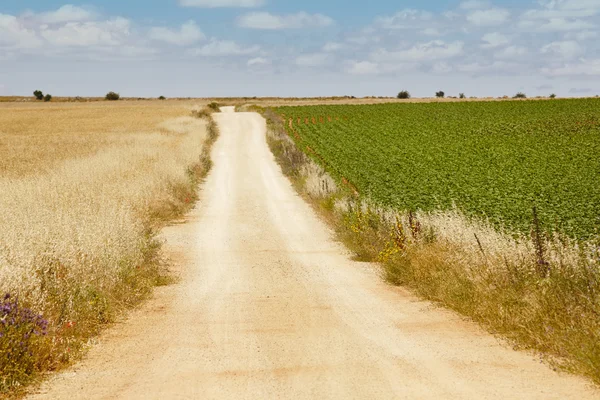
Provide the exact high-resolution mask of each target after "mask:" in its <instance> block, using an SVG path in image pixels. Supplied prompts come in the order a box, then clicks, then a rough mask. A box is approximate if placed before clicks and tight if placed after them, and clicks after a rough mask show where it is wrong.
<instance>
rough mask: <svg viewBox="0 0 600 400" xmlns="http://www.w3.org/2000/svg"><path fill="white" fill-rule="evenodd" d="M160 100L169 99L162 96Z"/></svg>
mask: <svg viewBox="0 0 600 400" xmlns="http://www.w3.org/2000/svg"><path fill="white" fill-rule="evenodd" d="M158 99H159V100H166V99H167V98H166V97H165V96H160V97H159V98H158Z"/></svg>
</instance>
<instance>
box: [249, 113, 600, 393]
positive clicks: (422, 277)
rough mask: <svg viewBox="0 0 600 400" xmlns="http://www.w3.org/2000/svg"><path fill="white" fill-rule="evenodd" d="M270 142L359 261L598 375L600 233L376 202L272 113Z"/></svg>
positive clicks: (567, 366)
mask: <svg viewBox="0 0 600 400" xmlns="http://www.w3.org/2000/svg"><path fill="white" fill-rule="evenodd" d="M249 110H252V111H258V112H261V113H262V114H263V115H264V116H265V118H266V119H267V123H268V136H267V141H268V144H269V146H270V148H271V151H272V152H273V154H274V155H275V157H276V159H277V161H278V163H279V164H280V166H281V168H282V171H283V173H284V174H285V175H286V176H288V177H289V178H290V180H291V182H292V183H293V185H294V186H295V187H296V189H297V190H298V191H299V192H300V194H301V195H303V197H304V198H306V199H307V200H308V201H309V202H310V203H311V204H312V205H313V206H314V207H315V208H316V210H317V211H318V212H320V213H321V215H322V216H323V217H324V219H325V220H326V221H327V222H328V223H330V224H331V225H332V226H333V228H334V229H335V230H336V232H337V235H338V237H339V238H340V240H341V241H342V242H344V243H345V244H346V245H347V246H348V247H349V248H350V249H351V250H352V251H353V252H354V253H355V254H356V258H357V259H358V260H361V261H371V262H379V263H380V264H381V265H382V267H383V269H384V271H385V274H386V276H387V279H388V281H389V282H390V283H392V284H396V285H402V286H405V287H408V288H411V289H412V290H413V291H414V292H415V293H417V294H418V295H419V296H421V297H423V298H425V299H428V300H431V301H434V302H436V303H437V304H440V305H442V306H445V307H448V308H450V309H453V310H455V311H457V312H459V313H461V314H463V315H465V316H467V317H470V318H471V319H473V320H474V321H476V322H478V323H479V324H481V325H482V326H483V327H485V328H486V329H487V330H488V331H490V332H492V333H494V334H499V335H501V336H502V337H504V338H507V339H509V340H510V342H511V343H513V344H514V346H515V348H521V349H529V350H533V351H535V352H536V353H538V354H539V355H540V356H542V357H543V358H544V359H545V360H546V361H548V362H549V363H550V364H551V365H552V366H553V367H555V368H561V369H564V370H568V371H571V372H574V373H578V374H581V375H584V376H587V377H588V378H590V379H591V380H593V381H594V382H595V383H596V384H600V242H599V241H590V242H587V243H577V242H573V241H569V240H567V239H564V238H560V237H554V238H542V237H540V235H539V234H537V235H536V232H538V233H539V230H538V229H537V228H538V227H536V226H535V221H534V222H533V223H532V234H531V236H521V237H514V236H511V235H508V234H506V233H503V232H499V231H497V230H495V229H494V228H493V227H491V226H490V225H488V224H486V223H483V222H478V221H472V220H470V219H468V218H466V217H465V216H464V215H462V214H461V213H460V212H458V211H452V212H433V213H423V212H419V211H410V210H408V211H401V210H390V209H382V208H379V207H377V205H374V204H372V203H370V202H369V200H368V199H365V198H362V197H361V196H360V195H359V194H358V193H357V192H356V190H355V189H354V188H352V187H349V186H347V185H345V183H344V180H343V178H342V177H336V178H337V179H333V178H332V177H331V176H330V175H329V174H328V173H327V172H326V171H325V170H324V169H323V168H322V167H321V166H319V165H317V164H316V163H315V161H313V160H312V159H311V158H309V157H308V156H307V154H305V153H304V152H303V151H301V150H300V149H299V148H298V147H297V146H296V143H295V142H294V141H293V140H292V139H291V138H290V137H289V136H288V134H287V133H286V130H285V126H284V122H283V120H281V119H280V117H279V116H278V115H277V114H275V113H274V112H272V111H270V110H268V109H266V110H264V109H261V108H258V107H254V108H251V109H249Z"/></svg>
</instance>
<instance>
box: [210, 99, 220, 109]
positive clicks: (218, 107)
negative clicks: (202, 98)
mask: <svg viewBox="0 0 600 400" xmlns="http://www.w3.org/2000/svg"><path fill="white" fill-rule="evenodd" d="M208 108H210V109H211V110H213V111H220V110H221V106H220V105H219V103H217V102H215V101H213V102H212V103H210V104H209V105H208Z"/></svg>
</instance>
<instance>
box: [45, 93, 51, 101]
mask: <svg viewBox="0 0 600 400" xmlns="http://www.w3.org/2000/svg"><path fill="white" fill-rule="evenodd" d="M44 101H45V102H48V101H52V95H51V94H47V95H45V96H44Z"/></svg>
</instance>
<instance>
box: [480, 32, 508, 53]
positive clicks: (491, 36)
mask: <svg viewBox="0 0 600 400" xmlns="http://www.w3.org/2000/svg"><path fill="white" fill-rule="evenodd" d="M481 40H482V41H483V42H485V43H484V44H482V45H481V47H483V48H484V49H493V48H496V47H500V46H506V45H507V44H509V43H510V39H509V38H508V36H506V35H503V34H501V33H498V32H493V33H486V34H485V35H483V37H482V38H481Z"/></svg>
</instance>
